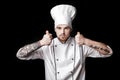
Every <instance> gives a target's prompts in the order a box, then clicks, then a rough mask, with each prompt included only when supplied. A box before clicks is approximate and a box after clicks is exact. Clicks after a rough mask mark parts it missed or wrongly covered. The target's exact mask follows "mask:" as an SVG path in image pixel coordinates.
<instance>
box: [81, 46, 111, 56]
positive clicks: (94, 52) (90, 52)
mask: <svg viewBox="0 0 120 80" xmlns="http://www.w3.org/2000/svg"><path fill="white" fill-rule="evenodd" d="M108 48H109V49H110V52H109V53H108V54H106V55H104V54H101V53H99V51H97V50H95V49H94V48H91V47H89V46H86V45H84V46H83V51H84V55H86V57H110V56H111V55H112V53H113V51H112V49H111V48H110V47H109V46H108Z"/></svg>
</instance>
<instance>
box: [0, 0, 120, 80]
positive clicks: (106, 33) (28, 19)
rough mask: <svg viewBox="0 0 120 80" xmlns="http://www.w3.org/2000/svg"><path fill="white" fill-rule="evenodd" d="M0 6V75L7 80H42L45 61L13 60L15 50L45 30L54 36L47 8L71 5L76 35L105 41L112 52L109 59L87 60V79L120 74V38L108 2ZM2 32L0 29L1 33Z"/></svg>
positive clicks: (105, 79)
mask: <svg viewBox="0 0 120 80" xmlns="http://www.w3.org/2000/svg"><path fill="white" fill-rule="evenodd" d="M3 3H4V5H3V6H2V9H3V11H2V13H3V14H2V17H3V18H2V21H3V22H5V23H3V24H4V25H2V26H1V28H2V29H4V31H2V34H4V35H3V36H2V40H3V41H4V42H1V44H3V46H2V47H3V48H2V50H3V51H2V52H1V54H2V56H1V59H2V62H1V63H2V65H1V66H2V68H1V69H2V71H3V72H2V74H4V75H5V77H3V78H9V79H33V80H37V79H39V80H44V79H45V72H44V61H42V60H29V61H21V60H19V59H17V58H16V53H17V51H18V49H19V48H20V47H22V46H24V45H26V44H29V43H33V42H35V41H38V40H40V39H41V38H42V36H43V35H44V33H45V30H49V32H50V33H52V34H53V37H55V36H56V35H55V32H54V22H53V20H52V18H51V16H50V9H51V8H52V7H53V6H55V5H57V4H64V3H67V4H71V5H73V6H75V7H76V8H77V15H76V18H75V19H74V21H73V33H72V36H75V34H76V32H77V31H80V32H81V34H83V35H84V36H85V37H87V38H90V39H92V40H96V41H100V42H104V43H106V44H108V45H109V46H110V47H111V48H112V49H113V55H112V56H111V57H108V58H103V59H101V58H97V59H96V58H87V59H86V80H99V79H100V80H108V79H110V78H114V80H117V79H118V76H117V75H118V73H119V60H118V58H119V53H120V51H119V45H118V44H119V43H118V41H119V40H118V38H119V37H115V36H118V35H119V31H117V30H118V29H117V27H118V26H116V25H115V23H117V22H115V19H114V17H116V14H115V9H114V8H113V5H114V3H112V2H110V1H88V0H77V1H75V0H69V1H65V0H60V1H58V0H56V1H55V0H48V1H43V2H40V1H38V2H35V1H28V2H27V1H23V2H22V1H10V2H3ZM2 29H1V30H2Z"/></svg>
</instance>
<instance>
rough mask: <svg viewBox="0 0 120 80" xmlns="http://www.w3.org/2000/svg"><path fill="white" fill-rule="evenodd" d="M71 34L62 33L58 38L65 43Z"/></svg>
mask: <svg viewBox="0 0 120 80" xmlns="http://www.w3.org/2000/svg"><path fill="white" fill-rule="evenodd" d="M68 37H69V36H67V35H65V34H61V35H59V37H58V39H59V40H60V41H61V42H62V43H65V42H66V41H67V39H68Z"/></svg>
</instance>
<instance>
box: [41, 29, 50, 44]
mask: <svg viewBox="0 0 120 80" xmlns="http://www.w3.org/2000/svg"><path fill="white" fill-rule="evenodd" d="M51 41H52V34H51V33H49V31H48V30H46V34H44V36H43V38H42V40H40V45H41V46H44V45H49V44H50V43H51Z"/></svg>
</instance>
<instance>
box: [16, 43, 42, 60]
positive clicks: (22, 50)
mask: <svg viewBox="0 0 120 80" xmlns="http://www.w3.org/2000/svg"><path fill="white" fill-rule="evenodd" d="M40 47H41V46H40V43H39V41H38V42H35V43H33V44H29V45H26V46H24V47H22V48H20V49H19V50H18V52H17V55H16V56H17V57H18V58H21V57H25V56H28V55H29V54H30V53H32V52H34V51H35V50H37V49H38V48H40Z"/></svg>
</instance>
